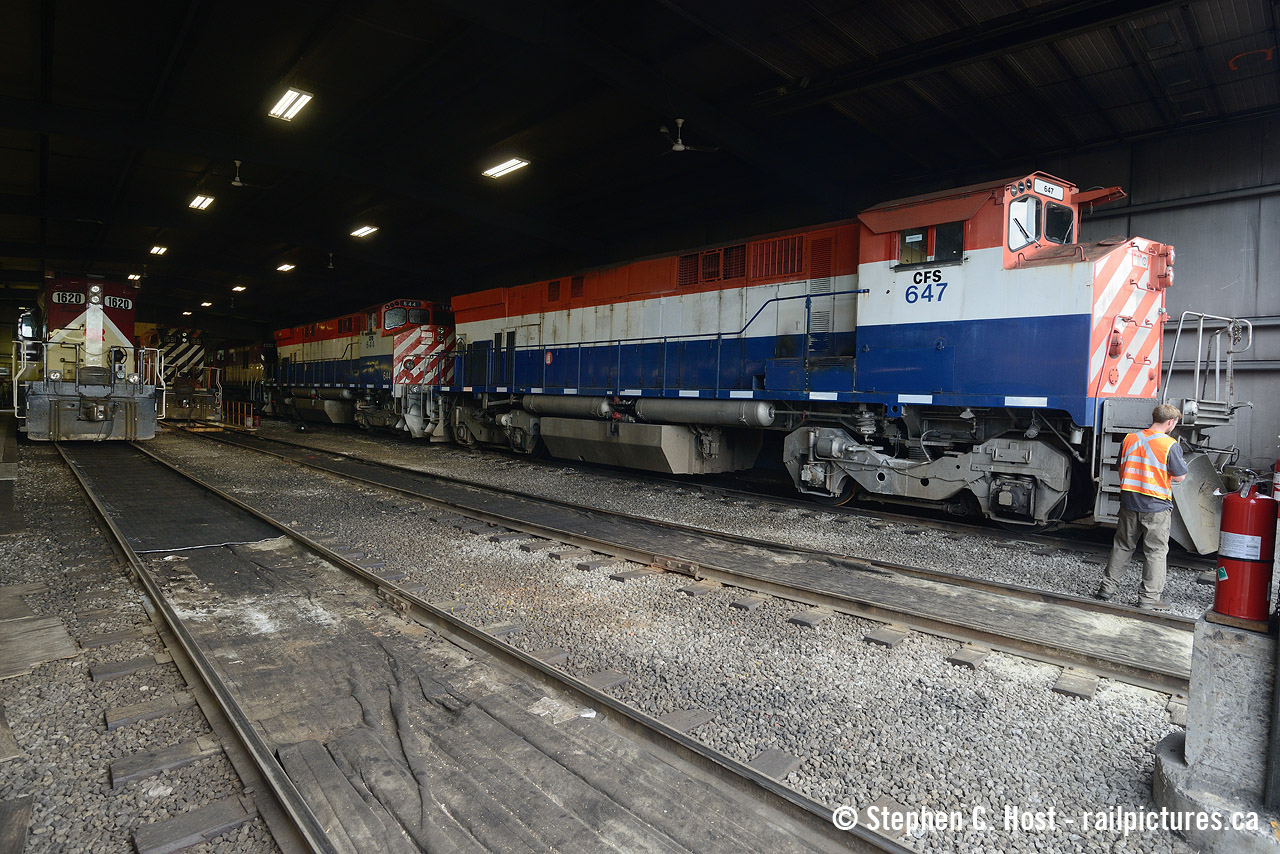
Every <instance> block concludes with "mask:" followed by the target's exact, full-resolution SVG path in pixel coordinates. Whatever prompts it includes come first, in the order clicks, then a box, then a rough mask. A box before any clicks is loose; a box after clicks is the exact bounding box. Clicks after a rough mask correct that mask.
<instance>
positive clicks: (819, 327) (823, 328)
mask: <svg viewBox="0 0 1280 854" xmlns="http://www.w3.org/2000/svg"><path fill="white" fill-rule="evenodd" d="M830 331H831V312H830V311H819V310H818V309H816V308H815V309H814V310H813V311H812V312H810V314H809V332H810V334H813V335H817V334H819V333H822V332H830Z"/></svg>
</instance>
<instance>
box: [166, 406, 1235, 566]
mask: <svg viewBox="0 0 1280 854" xmlns="http://www.w3.org/2000/svg"><path fill="white" fill-rule="evenodd" d="M206 423H207V424H208V425H209V427H210V428H211V429H212V428H216V429H224V428H223V426H222V425H221V424H217V423H216V422H206ZM170 426H176V425H173V424H171V425H170ZM179 429H180V428H179ZM308 429H309V430H314V429H315V425H309V426H308ZM320 429H325V428H324V426H323V425H321V427H320ZM337 429H339V430H342V429H344V428H337ZM388 438H390V439H393V440H396V441H398V442H400V443H402V444H405V445H406V446H409V447H412V446H414V445H415V444H418V445H420V444H421V440H416V439H402V437H400V436H399V435H397V434H388ZM270 441H283V440H280V439H275V438H272V439H270ZM286 444H290V443H287V442H286ZM480 452H482V453H493V454H502V453H503V452H502V451H501V450H498V449H491V448H485V449H481V451H480ZM511 456H512V457H513V458H514V459H518V460H520V461H521V462H522V463H524V464H527V465H532V466H537V467H546V468H552V469H568V470H570V471H577V472H583V473H588V474H597V475H598V474H600V473H602V472H608V473H609V474H610V476H612V477H616V478H620V479H625V480H628V481H631V482H634V483H644V484H654V485H657V486H662V487H667V488H671V489H680V490H684V491H686V492H692V493H696V494H702V495H714V496H720V497H723V498H725V499H728V500H738V501H747V502H752V503H756V504H760V503H765V504H769V505H772V506H777V507H784V508H793V509H797V510H800V511H802V512H810V513H829V514H832V515H833V516H837V517H839V516H848V517H852V518H863V519H872V520H877V521H883V522H896V523H900V524H903V525H910V526H912V527H916V528H924V529H929V530H935V531H941V532H943V533H949V534H963V535H965V536H970V537H975V538H978V539H982V540H984V541H987V542H991V543H1001V544H1006V543H1008V542H1009V541H1010V540H1011V539H1013V540H1016V541H1017V542H1020V543H1024V544H1026V545H1027V547H1028V548H1036V549H1053V548H1065V549H1071V550H1074V551H1078V552H1082V553H1086V554H1091V555H1094V556H1096V557H1099V558H1101V559H1102V560H1103V561H1104V562H1105V560H1106V557H1107V556H1108V555H1109V554H1110V552H1111V536H1112V533H1113V532H1112V529H1110V528H1107V527H1103V526H1085V525H1078V524H1075V523H1070V524H1068V525H1066V526H1065V527H1063V528H1059V529H1056V530H1049V531H1039V532H1037V531H1033V530H1031V529H1026V530H1024V529H1020V528H1018V527H1015V526H1011V527H1008V528H1004V527H999V526H996V525H994V523H989V522H984V521H978V522H975V521H966V520H962V519H958V518H945V517H941V516H940V515H939V514H938V513H936V512H931V511H928V510H920V509H916V508H910V507H902V508H901V509H898V510H895V509H892V505H890V504H888V503H885V504H876V505H867V506H860V505H855V504H853V503H850V504H845V505H829V504H819V503H815V502H813V501H810V500H808V499H805V498H802V497H799V496H797V495H796V494H795V491H794V487H793V486H792V484H791V482H790V480H783V479H781V478H779V479H778V480H777V481H776V482H772V483H771V482H768V481H767V480H766V481H756V480H747V481H746V483H747V484H752V485H742V483H743V481H744V479H743V478H742V477H737V476H734V477H731V479H732V480H733V481H734V482H733V483H730V482H728V480H729V479H730V476H717V475H699V476H689V477H684V478H681V477H676V476H667V475H662V474H656V473H652V472H644V471H638V470H636V469H624V468H614V467H610V466H601V465H597V464H590V465H588V464H585V463H579V462H576V461H573V460H558V459H530V458H529V457H525V456H519V455H511ZM1168 565H1169V566H1170V567H1178V568H1183V569H1187V570H1190V571H1194V572H1203V571H1204V570H1207V569H1213V568H1214V566H1215V565H1216V564H1215V563H1214V561H1213V559H1212V558H1211V557H1206V556H1201V555H1193V554H1189V553H1187V552H1185V551H1183V550H1181V548H1180V547H1179V546H1178V545H1177V544H1171V546H1170V551H1169V556H1168Z"/></svg>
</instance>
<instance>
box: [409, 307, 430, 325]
mask: <svg viewBox="0 0 1280 854" xmlns="http://www.w3.org/2000/svg"><path fill="white" fill-rule="evenodd" d="M409 322H410V323H413V324H422V323H426V322H427V310H426V309H425V308H411V309H409Z"/></svg>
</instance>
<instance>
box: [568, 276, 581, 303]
mask: <svg viewBox="0 0 1280 854" xmlns="http://www.w3.org/2000/svg"><path fill="white" fill-rule="evenodd" d="M582 281H583V278H582V276H574V277H573V278H572V279H571V280H570V281H569V297H570V298H571V299H577V298H578V297H580V296H582Z"/></svg>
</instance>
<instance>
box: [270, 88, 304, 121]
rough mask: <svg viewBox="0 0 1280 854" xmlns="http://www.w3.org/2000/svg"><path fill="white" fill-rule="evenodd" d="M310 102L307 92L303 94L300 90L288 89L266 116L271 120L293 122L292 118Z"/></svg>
mask: <svg viewBox="0 0 1280 854" xmlns="http://www.w3.org/2000/svg"><path fill="white" fill-rule="evenodd" d="M310 100H311V94H310V93H309V92H303V91H302V90H301V89H292V88H291V89H290V90H289V91H288V92H285V93H284V97H283V98H281V99H280V100H279V101H277V102H276V105H275V106H274V107H272V108H271V111H270V112H269V113H267V115H269V116H271V118H273V119H283V120H284V121H286V122H291V121H293V117H294V116H296V115H297V114H298V112H299V111H300V110H301V109H302V108H303V107H305V106H306V105H307V102H308V101H310Z"/></svg>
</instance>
